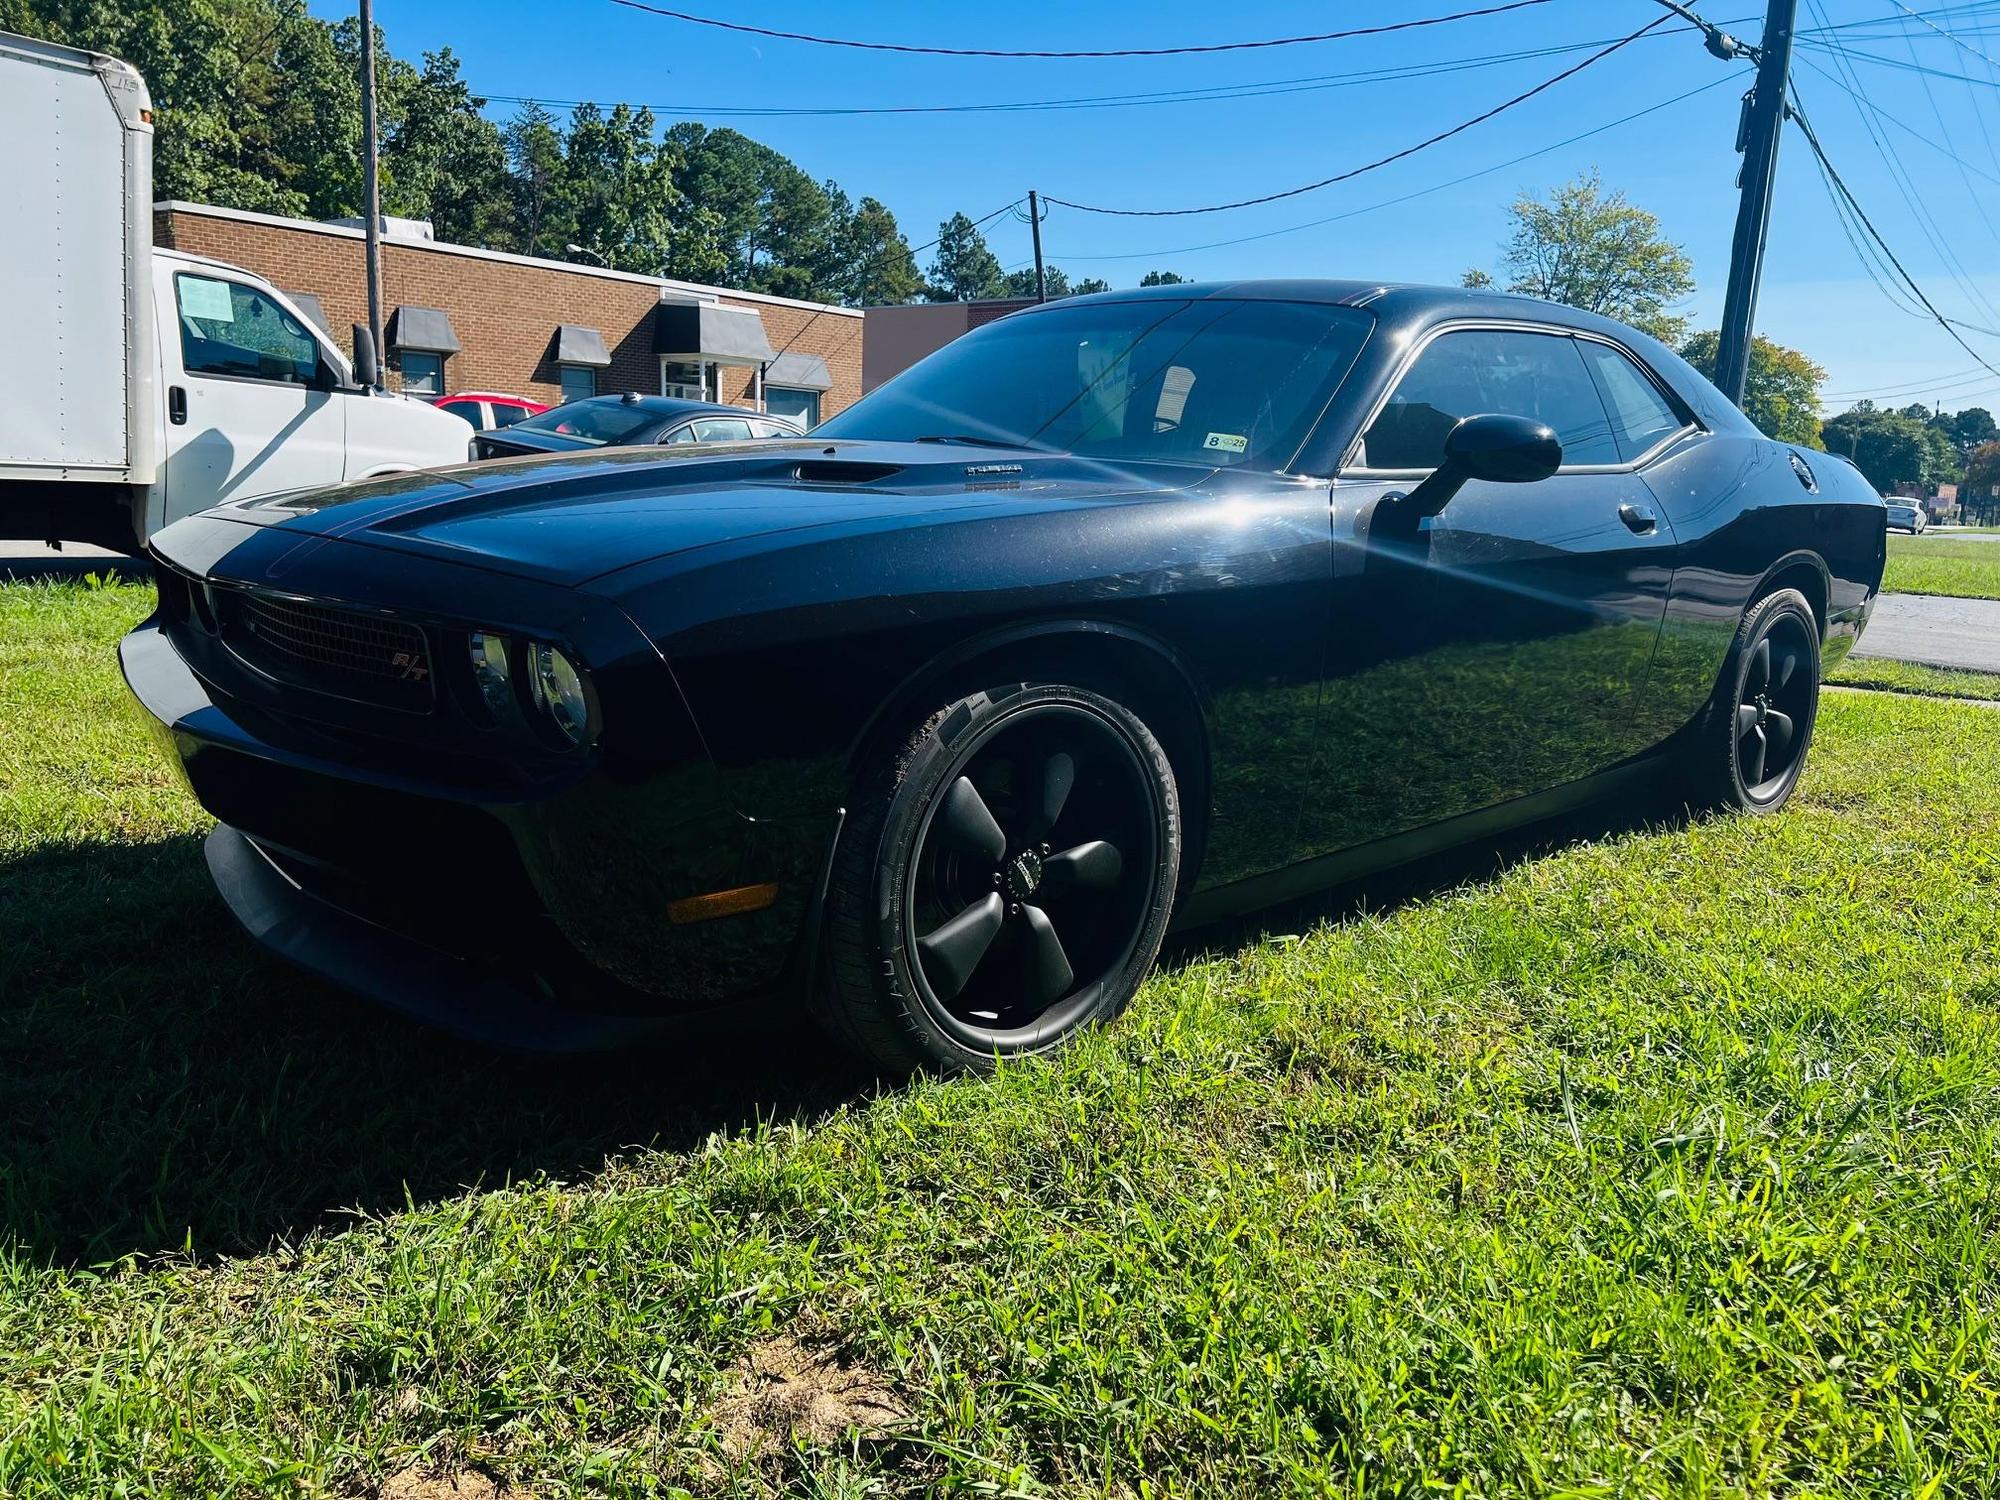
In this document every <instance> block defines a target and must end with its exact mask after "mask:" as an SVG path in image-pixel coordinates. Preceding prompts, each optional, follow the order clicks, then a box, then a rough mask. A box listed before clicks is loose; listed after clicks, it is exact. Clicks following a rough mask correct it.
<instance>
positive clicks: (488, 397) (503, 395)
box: [437, 391, 545, 406]
mask: <svg viewBox="0 0 2000 1500" xmlns="http://www.w3.org/2000/svg"><path fill="white" fill-rule="evenodd" d="M437 399H438V400H440V401H514V402H518V403H520V404H521V405H522V406H541V405H544V404H545V403H543V402H540V401H537V400H535V398H534V397H532V396H515V395H511V394H509V393H508V392H506V391H453V392H452V393H451V394H450V395H448V396H440V397H438V398H437Z"/></svg>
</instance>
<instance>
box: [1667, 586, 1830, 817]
mask: <svg viewBox="0 0 2000 1500" xmlns="http://www.w3.org/2000/svg"><path fill="white" fill-rule="evenodd" d="M1819 653H1820V638H1819V621H1818V619H1817V617H1816V616H1815V615H1814V614H1813V611H1812V606H1811V605H1810V604H1808V603H1807V602H1806V599H1805V596H1804V595H1803V594H1800V593H1799V592H1798V591H1797V590H1796V589H1780V590H1778V591H1777V592H1776V593H1773V594H1770V595H1767V596H1766V597H1765V598H1762V599H1760V600H1758V601H1757V602H1756V603H1755V604H1753V605H1752V606H1751V607H1750V609H1749V610H1748V611H1747V612H1745V614H1744V616H1743V621H1742V624H1741V625H1740V626H1739V627H1738V629H1737V632H1736V642H1735V644H1734V646H1733V647H1732V648H1731V650H1730V654H1729V661H1728V665H1727V666H1725V667H1724V668H1723V673H1722V681H1721V682H1720V683H1719V684H1718V685H1717V688H1716V694H1715V698H1714V700H1713V701H1712V702H1711V704H1710V706H1709V709H1708V712H1707V713H1706V714H1705V715H1704V716H1703V718H1702V720H1701V722H1700V723H1699V724H1698V725H1697V726H1696V729H1695V734H1694V741H1693V744H1692V746H1691V751H1690V761H1689V770H1690V772H1691V773H1692V779H1693V782H1694V785H1693V792H1694V799H1695V801H1696V803H1697V804H1698V805H1701V806H1708V807H1726V808H1733V809H1736V810H1738V811H1741V812H1750V813H1766V812H1775V811H1776V810H1777V809H1778V808H1780V807H1782V806H1784V805H1785V803H1786V802H1787V801H1788V800H1789V799H1790V797H1791V795H1792V790H1793V788H1795V787H1796V786H1797V785H1798V780H1799V775H1800V773H1801V772H1802V771H1803V770H1804V769H1805V759H1806V751H1807V749H1808V748H1809V747H1810V746H1811V744H1812V732H1813V724H1814V721H1815V720H1816V718H1817V717H1818V713H1819V686H1820V683H1819V662H1820V656H1819Z"/></svg>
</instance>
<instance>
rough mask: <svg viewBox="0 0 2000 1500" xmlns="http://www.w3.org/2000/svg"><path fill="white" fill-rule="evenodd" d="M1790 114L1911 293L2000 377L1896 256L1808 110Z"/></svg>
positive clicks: (1983, 365)
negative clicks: (1836, 163)
mask: <svg viewBox="0 0 2000 1500" xmlns="http://www.w3.org/2000/svg"><path fill="white" fill-rule="evenodd" d="M1791 116H1792V119H1793V120H1795V121H1796V122H1797V123H1798V127H1799V132H1800V133H1801V134H1802V135H1804V136H1805V138H1806V144H1807V145H1808V146H1810V147H1811V148H1812V154H1813V155H1814V156H1815V157H1816V158H1818V160H1819V164H1820V166H1821V167H1822V168H1824V169H1825V171H1826V174H1827V176H1828V177H1829V178H1830V179H1831V180H1832V182H1833V185H1834V187H1835V188H1837V189H1838V190H1839V192H1840V196H1841V197H1842V198H1844V199H1845V200H1846V201H1847V206H1848V207H1849V208H1851V209H1852V210H1853V211H1854V216H1855V217H1856V218H1857V219H1859V220H1860V221H1861V226H1862V228H1864V229H1865V230H1867V231H1868V237H1869V238H1870V239H1872V240H1874V241H1875V243H1876V244H1877V245H1879V246H1881V248H1882V253H1883V255H1885V256H1887V257H1888V260H1889V264H1890V265H1892V266H1894V267H1895V268H1896V274H1897V275H1899V276H1900V277H1902V278H1903V283H1904V285H1906V286H1907V287H1909V289H1910V291H1911V293H1912V295H1914V296H1915V297H1916V299H1917V300H1918V301H1919V302H1921V303H1922V304H1923V305H1924V307H1925V309H1926V310H1927V311H1929V313H1930V315H1931V317H1932V318H1934V319H1935V320H1936V321H1937V324H1938V326H1939V327H1940V328H1942V329H1943V330H1944V331H1945V332H1946V333H1948V334H1950V335H1951V337H1952V341H1953V342H1954V343H1956V344H1957V345H1958V346H1959V348H1961V349H1963V350H1964V351H1965V352H1966V353H1967V354H1969V355H1971V356H1972V357H1973V359H1974V360H1976V361H1977V362H1978V364H1979V366H1980V368H1981V369H1984V370H1986V371H1987V372H1988V373H1990V374H1992V375H1993V376H1995V377H1996V378H2000V368H1995V367H1994V366H1993V365H1991V364H1989V363H1987V361H1986V360H1985V359H1984V358H1983V357H1982V356H1981V355H1980V353H1979V351H1978V350H1977V349H1975V348H1973V347H1972V345H1970V344H1968V343H1967V342H1966V341H1965V337H1964V335H1962V334H1961V333H1959V331H1958V328H1957V327H1956V326H1954V320H1952V319H1950V318H1947V317H1946V316H1945V315H1944V314H1943V313H1941V312H1939V311H1938V310H1937V307H1936V305H1935V304H1934V303H1932V301H1931V299H1930V298H1929V297H1927V296H1925V295H1924V289H1923V288H1922V287H1920V286H1918V285H1917V280H1916V278H1915V277H1914V276H1912V275H1911V274H1910V273H1909V271H1908V270H1907V269H1906V268H1905V267H1904V265H1903V263H1902V262H1901V261H1900V260H1898V259H1897V258H1896V252H1895V251H1893V250H1891V249H1890V248H1889V243H1888V241H1887V240H1885V239H1883V238H1882V232H1881V231H1880V230H1879V229H1877V228H1876V227H1875V224H1874V221H1873V220H1871V219H1870V218H1869V217H1868V214H1867V211H1866V210H1864V209H1863V208H1862V207H1861V205H1860V203H1859V202H1857V201H1856V200H1855V197H1854V194H1853V192H1852V191H1851V190H1850V189H1849V188H1848V186H1847V183H1846V182H1845V180H1843V179H1842V177H1841V175H1840V170H1839V168H1837V167H1835V166H1834V164H1833V163H1832V161H1830V160H1829V159H1828V157H1827V154H1826V148H1825V147H1824V146H1822V145H1820V143H1819V136H1818V135H1817V134H1816V133H1815V132H1814V131H1813V128H1812V122H1811V121H1810V120H1808V119H1807V118H1806V114H1805V110H1804V109H1803V108H1802V107H1801V106H1800V105H1798V104H1794V105H1793V106H1792V110H1791ZM1988 331H1990V330H1988ZM1995 336H1996V337H2000V334H1996V335H1995Z"/></svg>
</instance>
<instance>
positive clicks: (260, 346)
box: [174, 271, 319, 385]
mask: <svg viewBox="0 0 2000 1500" xmlns="http://www.w3.org/2000/svg"><path fill="white" fill-rule="evenodd" d="M174 296H175V298H176V299H177V301H178V305H179V311H180V324H181V366H182V368H183V369H185V370H186V371H187V372H188V374H190V375H236V376H240V377H243V378H245V379H250V380H278V381H284V382H287V383H290V384H296V385H311V384H313V382H314V381H315V380H316V379H317V378H318V375H319V345H317V344H316V343H314V342H313V337H312V335H311V334H309V333H307V332H306V330H305V327H304V326H303V325H302V324H301V323H300V322H299V320H298V319H297V318H294V317H293V316H292V315H291V314H290V313H288V312H286V311H285V310H284V308H282V307H280V306H279V305H278V304H277V303H276V302H275V301H273V300H272V299H271V298H270V297H268V296H266V295H265V294H264V293H263V292H260V291H258V290H257V288H255V287H253V286H245V285H244V284H243V283H242V282H240V281H225V280H223V279H222V278H220V277H216V276H194V275H190V274H188V273H187V272H185V271H183V272H181V273H180V274H179V275H177V276H175V277H174Z"/></svg>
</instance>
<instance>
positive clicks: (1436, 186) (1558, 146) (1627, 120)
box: [1062, 76, 1735, 261]
mask: <svg viewBox="0 0 2000 1500" xmlns="http://www.w3.org/2000/svg"><path fill="white" fill-rule="evenodd" d="M1734 82H1735V80H1734V79H1733V78H1729V77H1726V76H1725V77H1722V78H1712V79H1710V80H1709V81H1708V82H1707V83H1704V84H1702V85H1701V86H1700V87H1699V88H1692V89H1689V90H1688V91H1687V92H1686V93H1684V94H1676V95H1674V96H1673V97H1672V98H1671V99H1662V100H1661V101H1660V102H1659V103H1658V104H1649V105H1647V106H1646V107H1645V108H1644V109H1637V110H1634V111H1633V112H1632V113H1631V114H1629V115H1621V116H1619V118H1617V119H1615V120H1608V121H1606V122H1605V123H1604V124H1602V125H1598V126H1595V127H1593V128H1591V129H1589V130H1583V131H1579V132H1578V133H1577V134H1575V135H1572V136H1566V137H1564V138H1563V139H1562V140H1559V141H1552V142H1550V143H1549V144H1548V145H1546V146H1540V147H1537V148H1536V149H1535V150H1533V151H1525V152H1523V153H1522V154H1521V155H1519V156H1511V157H1509V158H1508V159H1507V160H1506V161H1502V162H1495V163H1494V164H1493V165H1492V166H1490V167H1481V168H1480V169H1479V170H1478V171H1476V172H1467V173H1465V174H1464V175H1462V176H1459V177H1453V178H1451V179H1449V180H1448V181H1445V182H1439V183H1433V184H1432V185H1431V186H1430V187H1427V188H1418V189H1417V190H1416V191H1415V192H1412V193H1403V194H1400V195H1398V196H1397V197H1394V198H1385V199H1383V200H1382V201H1381V202H1380V203H1370V204H1368V205H1366V206H1365V207H1362V208H1350V209H1347V210H1344V211H1343V212H1341V213H1337V214H1329V215H1328V216H1327V217H1325V218H1323V219H1308V220H1307V221H1306V222H1305V223H1303V224H1288V225H1286V226H1285V227H1284V228H1282V229H1266V230H1264V231H1262V232H1261V233H1258V234H1245V235H1238V236H1237V237H1236V238H1234V239H1227V240H1211V241H1210V242H1208V243H1207V244H1203V245H1178V246H1175V247H1173V248H1171V249H1165V250H1140V251H1133V252H1129V253H1123V254H1118V255H1065V256H1064V257H1062V258H1063V259H1064V260H1066V261H1099V260H1163V259H1165V258H1167V257H1168V256H1173V255H1194V254H1196V253H1198V252H1200V251H1203V250H1224V249H1228V248H1229V247H1231V246H1234V245H1248V244H1251V243H1253V242H1255V241H1257V240H1268V239H1275V238H1277V237H1278V236H1279V235H1285V234H1298V233H1301V232H1303V231H1304V230H1307V229H1319V228H1322V227H1323V226H1325V225H1328V224H1338V223H1340V222H1342V221H1343V220H1347V219H1354V218H1359V217H1360V216H1361V215H1363V214H1372V213H1377V212H1379V211H1381V210H1382V209H1385V208H1398V207H1401V206H1402V205H1403V204H1405V203H1410V202H1414V201H1415V200H1416V199H1418V198H1428V197H1429V196H1431V194H1433V193H1442V192H1445V191H1447V190H1449V189H1451V188H1455V187H1460V186H1463V185H1464V184H1465V183H1468V182H1474V181H1477V180H1478V179H1479V178H1481V177H1491V176H1492V175H1493V174H1494V173H1495V172H1504V171H1506V170H1507V169H1508V168H1509V167H1517V166H1519V165H1520V164H1521V163H1522V162H1525V161H1533V160H1535V159H1536V158H1537V157H1541V156H1547V155H1548V154H1549V153H1550V152H1551V151H1560V150H1562V149H1563V148H1564V147H1565V146H1574V145H1575V144H1576V143H1577V142H1578V141H1587V140H1589V139H1590V138H1591V137H1592V136H1598V135H1603V134H1604V133H1605V132H1606V131H1608V130H1616V129H1617V128H1618V127H1619V126H1621V125H1629V124H1631V123H1632V121H1634V120H1638V119H1643V118H1644V117H1645V116H1647V115H1652V114H1658V113H1659V112H1660V111H1661V110H1663V109H1670V108H1672V107H1673V106H1674V105H1676V104H1679V103H1681V102H1682V101H1683V100H1686V99H1692V98H1694V97H1695V96H1696V95H1697V94H1706V93H1708V92H1709V91H1710V90H1711V89H1718V88H1721V87H1722V86H1723V85H1724V84H1728V83H1734Z"/></svg>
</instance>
